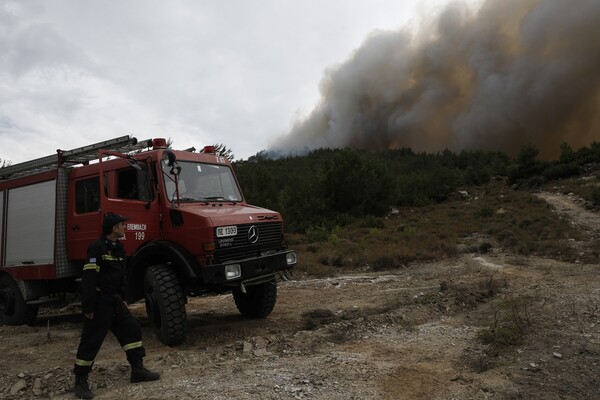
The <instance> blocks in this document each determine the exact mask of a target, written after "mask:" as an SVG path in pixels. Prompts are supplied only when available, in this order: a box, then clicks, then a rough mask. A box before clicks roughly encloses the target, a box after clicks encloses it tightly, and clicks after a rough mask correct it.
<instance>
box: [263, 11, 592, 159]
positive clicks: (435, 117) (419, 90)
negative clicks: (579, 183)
mask: <svg viewBox="0 0 600 400" xmlns="http://www.w3.org/2000/svg"><path fill="white" fill-rule="evenodd" d="M320 89H321V96H322V97H321V100H320V103H319V105H318V106H317V107H316V108H315V109H314V110H313V111H312V112H311V113H310V115H309V116H308V117H307V118H306V119H304V120H301V121H296V122H295V123H294V125H293V127H292V129H291V132H290V133H289V134H288V135H287V136H285V137H282V138H281V139H280V140H279V141H278V142H277V143H276V144H275V145H274V146H273V150H280V151H284V152H288V153H298V152H302V150H303V149H316V148H321V147H329V148H340V147H348V146H350V147H356V148H364V149H393V148H401V147H410V148H412V149H414V150H416V151H428V152H435V151H440V150H443V149H446V148H448V149H451V150H455V151H460V150H475V149H481V150H500V151H505V152H507V153H509V154H511V155H514V154H515V153H516V152H517V151H518V150H519V148H520V147H521V146H522V145H524V144H534V145H536V146H537V147H538V148H540V150H541V156H542V157H545V158H549V157H555V156H556V155H557V154H558V152H559V146H560V144H561V143H563V142H567V143H569V144H570V145H571V146H573V147H574V148H578V147H580V146H583V145H589V144H590V143H591V142H592V141H594V140H600V113H599V111H600V0H486V1H484V3H483V4H482V5H481V7H480V8H479V9H478V10H477V11H473V10H470V9H469V8H468V7H466V6H464V5H461V4H458V3H454V4H450V5H448V6H447V7H446V8H445V10H444V11H443V12H442V13H441V14H440V15H439V16H438V17H437V18H436V20H435V21H434V22H433V23H431V22H430V23H429V28H422V29H420V30H419V32H418V33H416V34H415V33H409V32H408V31H402V30H400V31H396V32H383V33H377V34H373V35H372V36H371V37H369V38H368V39H367V40H366V41H365V43H364V44H363V45H362V47H360V48H359V49H358V50H357V51H356V52H355V53H354V54H353V56H352V57H351V58H350V59H349V60H348V61H347V62H346V63H344V64H342V65H341V66H339V67H336V68H334V69H331V70H328V71H327V72H326V73H325V76H324V78H323V80H322V82H321V85H320Z"/></svg>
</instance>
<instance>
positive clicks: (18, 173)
mask: <svg viewBox="0 0 600 400" xmlns="http://www.w3.org/2000/svg"><path fill="white" fill-rule="evenodd" d="M151 146H152V140H142V141H140V142H138V140H137V139H136V138H134V137H132V136H129V135H125V136H120V137H117V138H114V139H110V140H105V141H102V142H98V143H94V144H90V145H87V146H83V147H79V148H76V149H72V150H60V149H58V150H56V154H52V155H49V156H46V157H41V158H36V159H35V160H31V161H25V162H22V163H19V164H15V165H9V166H7V167H3V168H0V180H9V179H15V178H20V177H23V176H27V175H33V174H38V173H40V172H46V171H50V170H54V169H57V168H60V167H72V166H75V165H79V164H82V165H87V164H89V162H90V161H92V160H96V159H98V150H112V151H117V152H120V153H131V152H133V151H139V150H142V149H144V148H147V147H151Z"/></svg>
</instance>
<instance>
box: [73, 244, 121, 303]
mask: <svg viewBox="0 0 600 400" xmlns="http://www.w3.org/2000/svg"><path fill="white" fill-rule="evenodd" d="M125 266H126V264H125V250H124V249H123V245H122V244H121V243H119V242H118V241H117V242H112V241H110V240H108V239H107V238H106V237H104V236H102V237H100V239H98V240H96V241H95V242H94V243H92V244H91V245H90V247H89V248H88V251H87V263H86V264H85V265H84V266H83V272H82V274H81V305H82V308H83V312H84V313H92V312H94V309H95V307H96V300H97V298H98V296H102V295H110V296H114V297H120V298H121V299H123V300H125V299H126V298H127V282H126V269H125Z"/></svg>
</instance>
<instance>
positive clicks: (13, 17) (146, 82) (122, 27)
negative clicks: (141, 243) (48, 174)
mask: <svg viewBox="0 0 600 400" xmlns="http://www.w3.org/2000/svg"><path fill="white" fill-rule="evenodd" d="M447 1H448V0H403V1H399V0H302V1H300V0H294V1H292V0H253V1H242V0H235V1H233V0H232V1H192V0H172V1H158V0H156V1H148V0H137V1H133V0H128V1H80V0H53V1H42V0H23V1H10V0H0V158H1V159H3V160H11V161H12V162H13V163H18V162H21V161H26V160H28V159H31V158H36V157H41V156H45V155H49V154H52V153H54V152H55V151H56V149H58V148H60V149H64V150H68V149H72V148H75V147H79V146H84V145H87V144H91V143H94V142H97V141H101V140H106V139H110V138H114V137H117V136H122V135H125V134H132V135H134V136H136V137H137V138H138V139H145V138H151V137H166V138H169V137H170V138H171V139H172V140H173V142H174V147H175V148H181V149H182V148H188V147H191V146H195V147H196V148H200V147H202V146H204V145H206V144H213V143H224V144H225V145H226V146H228V147H229V148H231V149H232V151H233V153H234V154H235V156H236V159H245V158H248V157H249V156H251V155H254V154H256V153H257V152H258V151H260V150H263V149H267V148H268V147H269V145H270V143H272V142H273V141H274V140H275V139H276V138H277V137H278V136H281V135H284V134H286V133H288V132H289V130H290V127H291V125H292V122H293V121H294V119H295V118H297V117H299V116H302V115H305V114H308V113H309V112H310V111H311V110H312V109H313V108H314V107H315V105H316V103H317V101H318V99H319V82H320V80H321V78H322V77H323V74H324V71H325V70H326V69H327V68H335V66H336V65H339V64H341V63H343V62H344V61H346V60H347V59H348V58H349V57H350V56H351V54H352V51H353V50H355V49H357V48H358V47H360V45H361V44H362V43H363V42H364V40H365V39H366V38H367V37H368V35H369V34H371V33H373V32H375V31H377V30H397V29H400V28H406V27H408V26H410V25H412V26H415V25H416V24H419V23H421V21H423V20H425V19H427V17H428V16H430V15H432V14H435V13H436V12H437V11H439V9H440V7H442V5H443V3H445V2H447Z"/></svg>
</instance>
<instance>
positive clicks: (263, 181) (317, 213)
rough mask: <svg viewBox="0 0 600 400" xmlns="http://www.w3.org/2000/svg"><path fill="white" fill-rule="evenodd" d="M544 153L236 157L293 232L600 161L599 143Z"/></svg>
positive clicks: (255, 190) (566, 172)
mask: <svg viewBox="0 0 600 400" xmlns="http://www.w3.org/2000/svg"><path fill="white" fill-rule="evenodd" d="M538 152H539V151H538V149H537V148H536V147H535V146H532V145H529V146H525V147H523V148H522V149H521V151H520V152H519V154H518V156H517V157H516V158H515V159H514V160H511V158H510V157H508V156H507V155H506V154H504V153H501V152H483V151H462V152H460V153H454V152H452V151H449V150H445V151H442V152H439V153H436V154H429V153H415V152H413V151H412V150H410V149H399V150H388V151H385V152H370V151H364V150H356V149H348V148H347V149H337V150H330V149H321V150H316V151H312V152H311V153H309V154H308V155H306V156H301V157H288V158H281V159H276V160H272V159H266V158H260V157H252V158H251V159H249V160H247V161H238V162H236V163H234V168H235V170H236V173H237V176H238V179H239V181H240V184H241V186H242V189H243V190H244V193H245V196H246V199H247V201H248V202H249V203H251V204H256V205H260V206H262V207H266V208H270V209H274V210H277V211H280V212H281V213H282V214H283V216H284V218H285V220H286V224H287V229H288V230H290V231H296V232H304V231H305V230H306V229H307V228H309V227H315V226H322V227H325V228H331V227H333V226H335V225H345V224H346V223H348V222H351V221H352V220H353V219H355V218H362V217H366V216H368V215H372V216H383V215H385V214H387V213H388V212H389V211H390V208H391V207H394V206H396V207H401V206H416V207H418V206H424V205H428V204H432V203H439V202H442V201H445V200H447V199H448V198H449V197H450V196H452V195H453V194H455V193H456V191H457V190H458V189H459V188H460V187H467V186H478V185H481V184H484V183H487V182H489V180H490V179H491V178H492V177H498V176H500V177H506V178H507V182H508V183H509V184H511V185H513V184H515V185H518V186H519V187H533V186H536V185H541V184H543V183H544V182H547V181H549V180H556V179H561V178H567V177H569V176H573V175H577V174H579V173H580V171H581V169H582V167H583V166H584V165H586V164H589V163H595V162H600V143H598V142H594V143H592V145H591V146H590V147H583V148H580V149H578V150H577V151H574V150H573V149H572V148H571V147H570V146H569V145H568V144H566V143H565V144H563V145H561V154H560V159H559V160H555V161H540V160H538V159H537V156H538Z"/></svg>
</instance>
